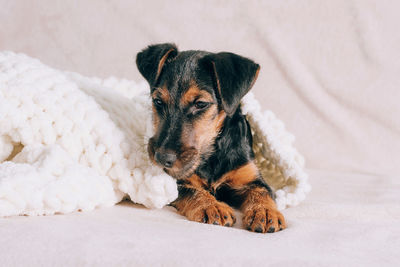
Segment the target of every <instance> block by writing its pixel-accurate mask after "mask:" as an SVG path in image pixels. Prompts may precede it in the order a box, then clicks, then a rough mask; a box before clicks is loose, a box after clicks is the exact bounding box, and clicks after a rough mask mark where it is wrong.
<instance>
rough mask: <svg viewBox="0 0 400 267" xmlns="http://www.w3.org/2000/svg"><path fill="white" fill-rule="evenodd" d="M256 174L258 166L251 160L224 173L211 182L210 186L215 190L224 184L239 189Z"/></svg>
mask: <svg viewBox="0 0 400 267" xmlns="http://www.w3.org/2000/svg"><path fill="white" fill-rule="evenodd" d="M258 175H259V172H258V168H257V166H256V165H255V164H254V162H252V161H251V162H249V163H247V164H245V165H243V166H241V167H239V168H237V169H235V170H232V171H230V172H227V173H225V174H224V175H223V176H222V177H221V178H220V179H218V180H217V181H216V182H215V183H214V184H212V187H213V188H214V190H217V188H218V187H219V186H221V185H222V184H225V185H228V186H229V187H231V188H237V189H240V188H242V187H243V186H245V185H247V184H249V183H250V182H252V181H254V180H255V179H256V178H257V176H258Z"/></svg>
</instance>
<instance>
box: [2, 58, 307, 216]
mask: <svg viewBox="0 0 400 267" xmlns="http://www.w3.org/2000/svg"><path fill="white" fill-rule="evenodd" d="M150 103H151V102H150V98H149V95H148V88H147V84H146V83H144V82H142V83H140V84H137V83H135V82H132V81H128V80H118V79H115V78H109V79H106V80H101V79H97V78H86V77H83V76H81V75H78V74H76V73H66V72H61V71H58V70H55V69H52V68H49V67H47V66H45V65H43V64H42V63H40V62H39V61H38V60H35V59H32V58H29V57H27V56H25V55H23V54H15V53H12V52H0V216H11V215H45V214H55V213H67V212H72V211H78V210H92V209H94V208H96V207H103V206H111V205H114V204H116V203H118V202H119V201H121V199H123V198H124V197H127V196H129V197H130V199H131V200H132V201H134V202H136V203H141V204H143V205H145V206H146V207H150V208H161V207H163V206H164V205H166V204H168V203H169V202H171V201H173V200H174V199H175V198H176V197H177V187H176V183H175V180H174V179H173V178H171V177H170V176H168V175H167V174H165V173H163V171H162V170H161V169H160V168H158V167H156V166H153V165H152V164H151V162H150V161H149V159H148V155H147V152H146V151H147V150H146V142H147V140H148V138H149V137H150V136H151V130H152V129H151V128H152V124H151V112H150V110H151V109H150ZM242 107H243V111H244V112H245V114H247V116H248V119H249V121H250V123H251V125H252V130H253V135H254V141H255V142H254V150H255V152H256V162H257V164H258V166H259V167H260V169H261V171H262V173H263V175H264V177H265V178H266V180H267V182H268V183H269V184H270V185H271V186H272V187H273V189H274V190H275V192H276V196H277V199H276V200H277V204H278V208H279V209H283V208H285V207H287V206H294V205H296V204H298V203H299V202H300V201H301V200H303V199H304V198H305V194H306V193H307V192H308V191H309V189H310V186H309V185H308V183H307V175H306V173H305V172H304V170H303V168H304V160H303V158H302V156H301V155H300V154H299V153H298V152H297V151H296V149H295V148H294V147H293V146H292V143H293V140H294V138H293V136H292V135H291V134H289V133H287V132H286V131H285V128H284V125H283V123H282V122H281V121H279V120H278V119H276V118H275V116H274V114H273V113H272V112H270V111H264V112H262V111H261V108H260V105H259V103H258V102H257V100H255V98H254V96H253V95H252V94H251V93H249V94H248V95H247V96H246V97H245V98H244V99H243V103H242Z"/></svg>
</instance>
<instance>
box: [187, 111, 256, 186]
mask: <svg viewBox="0 0 400 267" xmlns="http://www.w3.org/2000/svg"><path fill="white" fill-rule="evenodd" d="M253 159H254V152H253V149H252V136H251V129H250V125H249V123H248V121H247V119H246V117H245V115H243V114H242V111H241V109H240V107H239V108H238V109H237V110H236V112H235V113H234V115H233V116H231V117H226V118H225V121H224V124H223V126H222V128H221V132H220V133H219V135H218V136H217V138H216V139H215V142H214V144H213V150H212V153H211V154H209V155H204V157H203V160H202V163H201V164H200V166H199V167H198V168H197V169H196V171H195V172H196V173H197V174H198V175H199V176H200V177H202V178H204V179H207V180H208V181H209V182H214V181H216V180H218V179H219V178H220V177H221V176H222V175H223V174H225V173H227V172H229V171H231V170H234V169H236V168H238V167H240V166H242V165H243V164H246V163H247V162H249V161H251V160H253Z"/></svg>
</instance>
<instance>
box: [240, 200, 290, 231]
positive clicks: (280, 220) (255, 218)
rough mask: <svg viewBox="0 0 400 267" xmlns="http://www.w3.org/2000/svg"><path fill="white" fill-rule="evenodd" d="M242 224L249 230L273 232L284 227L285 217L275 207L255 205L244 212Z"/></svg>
mask: <svg viewBox="0 0 400 267" xmlns="http://www.w3.org/2000/svg"><path fill="white" fill-rule="evenodd" d="M243 225H244V227H245V228H247V229H248V230H249V231H252V232H257V233H265V232H267V233H274V232H277V231H280V230H283V229H285V228H286V223H285V218H284V217H283V215H282V213H280V212H279V211H278V210H277V209H275V208H265V207H262V206H261V207H260V206H258V207H255V208H249V209H247V210H246V211H245V212H244V216H243Z"/></svg>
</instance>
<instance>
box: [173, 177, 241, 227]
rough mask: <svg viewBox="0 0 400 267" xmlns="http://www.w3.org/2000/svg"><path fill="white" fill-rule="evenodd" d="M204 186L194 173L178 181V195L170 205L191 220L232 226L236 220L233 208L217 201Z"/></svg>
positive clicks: (204, 183) (203, 182)
mask: <svg viewBox="0 0 400 267" xmlns="http://www.w3.org/2000/svg"><path fill="white" fill-rule="evenodd" d="M206 186H207V184H206V182H205V181H203V180H202V179H201V178H200V177H199V176H197V175H196V174H194V175H192V176H191V177H190V178H188V179H185V180H180V181H178V190H179V196H178V198H177V199H176V200H175V201H174V202H173V203H172V206H174V207H175V208H176V209H177V210H178V212H179V213H180V214H182V215H184V216H186V217H187V218H188V219H189V220H191V221H196V222H203V223H209V224H217V225H223V226H232V225H233V224H234V223H235V221H236V219H235V217H234V213H233V209H232V208H231V207H229V206H228V205H227V204H225V203H223V202H220V201H217V200H216V199H215V197H214V196H213V195H211V194H210V193H209V192H208V191H207V190H206Z"/></svg>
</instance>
